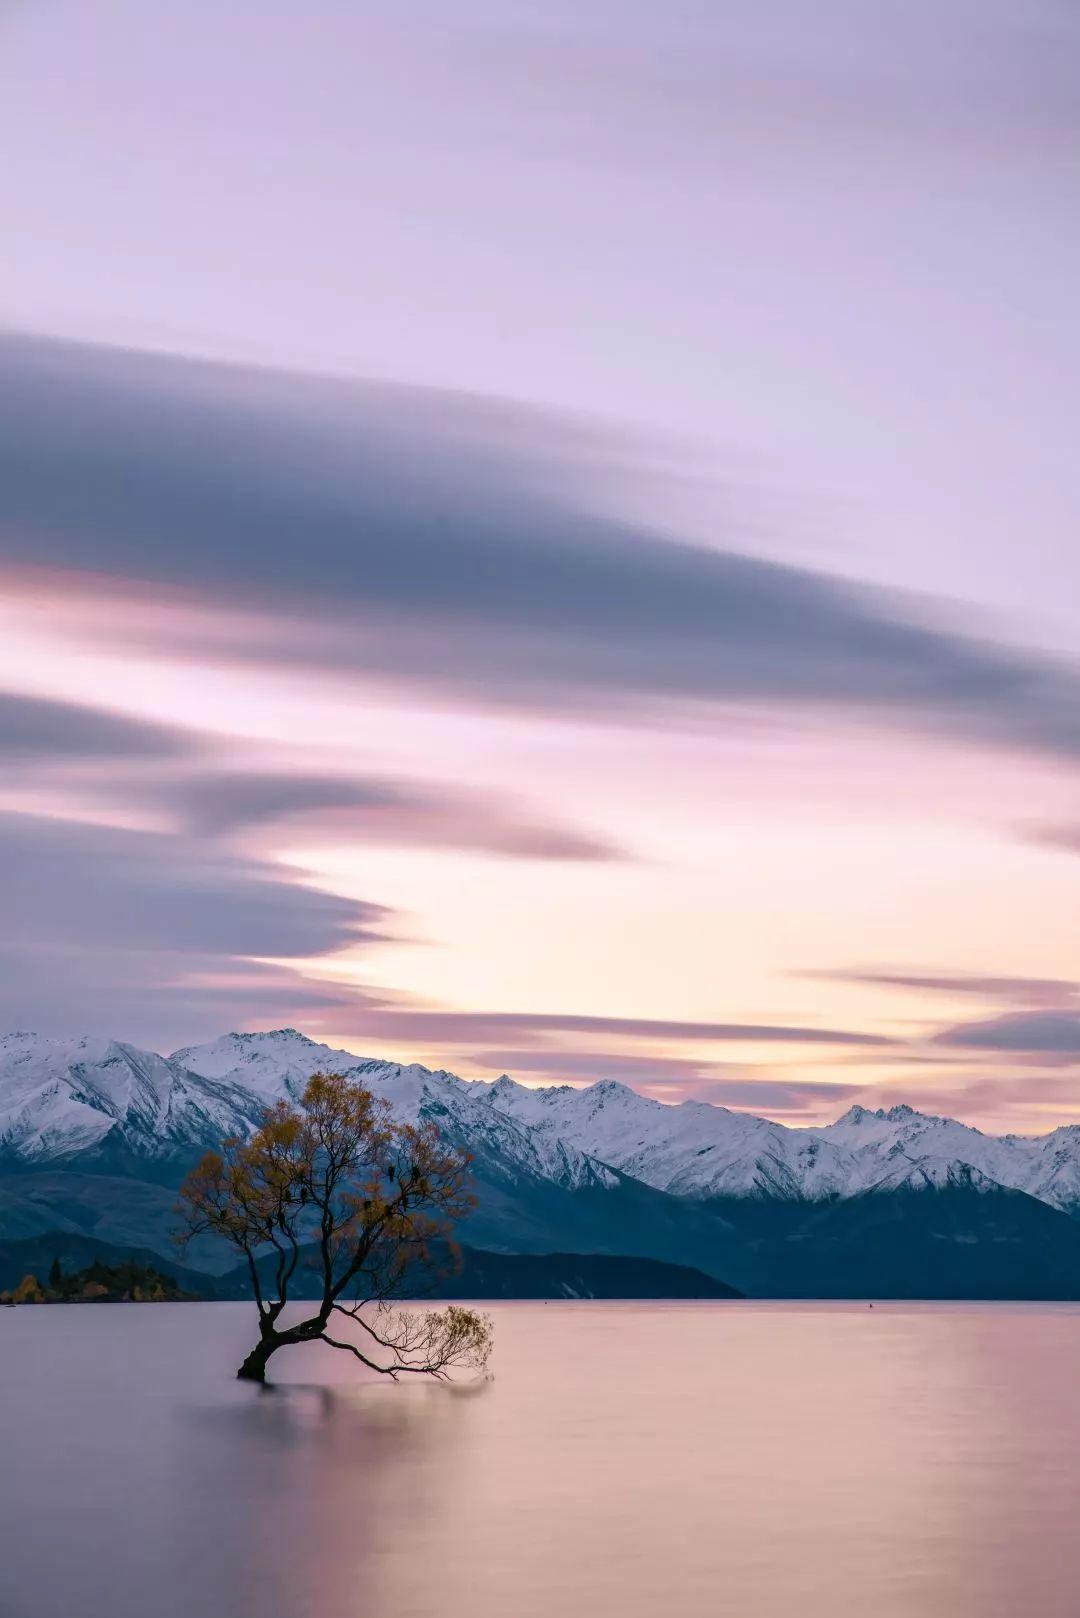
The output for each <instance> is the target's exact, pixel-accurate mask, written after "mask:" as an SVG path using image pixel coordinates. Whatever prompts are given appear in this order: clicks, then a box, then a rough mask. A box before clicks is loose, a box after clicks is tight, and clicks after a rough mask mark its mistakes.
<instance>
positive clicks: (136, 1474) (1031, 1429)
mask: <svg viewBox="0 0 1080 1618" xmlns="http://www.w3.org/2000/svg"><path fill="white" fill-rule="evenodd" d="M496 1315H497V1321H496V1329H497V1350H496V1359H495V1371H496V1375H495V1379H494V1381H492V1382H490V1383H482V1384H466V1385H456V1386H452V1387H445V1386H441V1385H429V1384H423V1383H419V1382H416V1383H409V1384H399V1385H396V1386H395V1385H392V1384H386V1383H383V1382H380V1381H378V1380H375V1379H372V1378H371V1377H370V1376H366V1375H365V1373H364V1372H363V1370H362V1368H360V1367H358V1366H357V1365H356V1362H355V1361H352V1360H350V1359H348V1358H347V1357H346V1356H343V1355H335V1354H334V1353H333V1351H332V1350H329V1349H322V1348H316V1349H304V1350H297V1351H296V1354H295V1356H294V1357H293V1358H292V1359H291V1360H290V1359H289V1358H288V1356H287V1355H283V1356H282V1357H281V1361H280V1365H281V1375H282V1378H283V1380H282V1381H281V1382H280V1383H279V1384H277V1385H275V1386H272V1387H269V1388H267V1389H265V1390H260V1389H258V1388H252V1387H249V1386H244V1385H241V1384H238V1383H236V1382H235V1381H233V1380H232V1377H231V1371H232V1369H233V1367H234V1365H235V1364H236V1363H237V1361H238V1358H239V1357H240V1351H241V1350H242V1349H243V1347H244V1346H245V1340H246V1336H247V1334H248V1333H249V1332H250V1326H251V1322H250V1319H249V1318H248V1315H247V1313H246V1311H245V1310H244V1309H243V1307H242V1306H233V1305H207V1306H194V1305H189V1306H184V1305H179V1306H175V1307H173V1306H164V1305H163V1306H155V1307H153V1308H150V1307H142V1308H139V1307H137V1306H134V1307H131V1308H124V1307H119V1306H118V1307H109V1308H98V1309H44V1310H37V1311H32V1310H29V1309H27V1310H21V1311H10V1312H8V1313H7V1315H6V1317H5V1319H4V1320H3V1321H2V1322H0V1325H2V1327H3V1333H2V1338H0V1353H2V1355H3V1365H4V1393H3V1397H4V1408H3V1433H4V1461H5V1466H4V1472H3V1481H2V1483H0V1576H2V1578H3V1587H4V1591H3V1597H2V1599H0V1611H2V1612H3V1614H4V1618H61V1615H63V1618H67V1615H68V1614H70V1613H72V1612H78V1613H80V1614H81V1615H83V1618H179V1615H180V1614H184V1615H185V1618H189V1615H190V1614H193V1613H198V1614H212V1615H215V1618H216V1615H221V1618H248V1615H251V1618H254V1615H256V1614H258V1615H259V1618H304V1615H306V1614H308V1613H310V1614H312V1615H314V1614H319V1618H354V1615H355V1618H361V1615H362V1618H389V1615H391V1614H392V1615H393V1618H410V1615H414V1618H427V1615H431V1614H435V1613H438V1614H440V1615H446V1618H458V1615H459V1614H460V1615H464V1614H466V1613H468V1614H470V1615H471V1618H540V1615H541V1614H543V1615H545V1618H547V1615H549V1614H551V1613H555V1612H559V1613H566V1614H570V1615H573V1614H577V1613H585V1612H588V1613H590V1614H599V1615H604V1614H609V1613H610V1614H618V1615H619V1618H652V1615H661V1614H662V1615H665V1618H666V1615H667V1614H669V1613H670V1612H671V1611H672V1610H673V1609H675V1608H678V1607H689V1608H692V1609H694V1610H700V1611H703V1612H706V1613H710V1614H711V1613H719V1614H731V1615H732V1618H780V1615H781V1614H783V1615H784V1618H787V1615H789V1614H790V1613H792V1612H799V1613H800V1614H805V1615H807V1618H824V1615H826V1614H827V1615H828V1618H865V1615H866V1614H867V1613H868V1612H871V1611H872V1612H873V1613H874V1615H875V1618H910V1615H912V1614H918V1615H920V1618H946V1615H948V1618H966V1615H968V1614H971V1615H972V1618H974V1615H976V1614H978V1615H979V1618H999V1615H1000V1618H1006V1615H1007V1618H1014V1615H1015V1614H1016V1613H1018V1612H1023V1611H1026V1612H1031V1613H1037V1614H1038V1615H1039V1618H1065V1615H1066V1614H1068V1615H1069V1618H1072V1615H1073V1614H1074V1613H1075V1611H1076V1601H1075V1595H1074V1591H1075V1589H1076V1587H1077V1581H1078V1576H1080V1547H1078V1546H1077V1544H1076V1542H1075V1539H1074V1532H1073V1508H1074V1505H1075V1502H1076V1499H1077V1496H1078V1493H1080V1453H1078V1451H1080V1446H1078V1445H1077V1442H1076V1439H1077V1423H1078V1417H1080V1397H1078V1395H1077V1392H1076V1387H1075V1365H1076V1360H1077V1351H1078V1349H1080V1310H1077V1309H1075V1308H1073V1307H1071V1306H1047V1307H1031V1306H1029V1307H1015V1308H1014V1307H1010V1306H994V1305H990V1306H955V1307H953V1306H935V1305H922V1306H920V1305H896V1306H887V1307H880V1306H879V1307H878V1308H877V1309H875V1310H874V1311H873V1312H872V1313H871V1312H869V1311H866V1310H865V1309H862V1310H859V1309H856V1308H853V1307H847V1306H842V1305H841V1306H835V1305H834V1306H813V1305H762V1304H757V1305H742V1304H739V1305H694V1304H689V1305H657V1304H643V1305H614V1304H600V1305H582V1304H567V1305H559V1306H554V1305H552V1306H548V1307H544V1306H542V1305H535V1304H521V1305H505V1306H500V1307H498V1308H497V1310H496Z"/></svg>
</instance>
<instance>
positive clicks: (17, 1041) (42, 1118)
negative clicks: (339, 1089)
mask: <svg viewBox="0 0 1080 1618" xmlns="http://www.w3.org/2000/svg"><path fill="white" fill-rule="evenodd" d="M317 1072H338V1073H344V1074H346V1075H347V1076H348V1077H349V1078H352V1079H356V1080H361V1081H362V1082H363V1083H364V1084H366V1085H368V1086H369V1088H370V1089H372V1090H373V1091H375V1093H376V1094H378V1095H380V1096H382V1097H384V1098H385V1099H386V1100H387V1101H388V1102H389V1104H390V1106H391V1108H392V1110H393V1112H394V1115H395V1116H396V1117H398V1118H400V1119H403V1120H407V1121H415V1120H417V1119H431V1120H434V1121H435V1122H436V1123H438V1125H439V1127H440V1129H442V1130H443V1131H444V1132H445V1133H446V1134H447V1136H448V1137H449V1138H450V1139H452V1140H453V1141H454V1142H455V1143H456V1144H459V1145H461V1146H463V1147H464V1148H465V1149H467V1150H468V1151H469V1152H471V1153H472V1154H473V1156H474V1158H475V1159H476V1161H477V1163H478V1164H482V1165H483V1168H484V1173H485V1176H486V1177H487V1178H488V1179H489V1180H491V1179H496V1180H498V1179H499V1178H500V1177H501V1178H504V1179H512V1178H513V1177H514V1176H516V1175H518V1176H520V1175H525V1174H527V1175H531V1176H534V1177H539V1178H542V1179H545V1180H548V1181H551V1182H554V1183H556V1184H558V1185H562V1186H568V1187H577V1186H582V1185H597V1186H604V1185H612V1184H614V1183H616V1180H617V1176H618V1175H619V1174H622V1175H625V1176H628V1177H630V1178H632V1179H636V1180H640V1181H642V1182H643V1183H645V1184H647V1185H649V1186H652V1187H654V1188H655V1189H657V1190H661V1191H665V1192H668V1193H669V1194H671V1195H673V1196H678V1197H683V1198H687V1199H693V1200H699V1201H708V1200H713V1199H718V1198H728V1197H761V1198H765V1197H770V1198H783V1199H787V1200H792V1199H798V1200H810V1201H812V1200H821V1199H825V1198H834V1197H851V1196H857V1195H860V1194H862V1193H863V1192H866V1191H871V1190H874V1189H881V1190H889V1189H897V1188H899V1187H901V1186H907V1187H913V1188H918V1187H920V1186H922V1187H925V1186H931V1185H936V1186H949V1185H961V1184H964V1185H968V1186H971V1185H975V1184H983V1183H985V1184H986V1185H998V1186H1006V1187H1011V1188H1014V1189H1016V1190H1020V1191H1025V1192H1027V1193H1028V1195H1030V1196H1034V1197H1037V1198H1040V1199H1041V1200H1042V1201H1044V1202H1047V1203H1050V1204H1051V1205H1052V1206H1054V1207H1057V1208H1061V1209H1065V1210H1067V1211H1070V1212H1076V1213H1077V1214H1078V1215H1080V1126H1077V1125H1068V1126H1063V1127H1062V1128H1060V1129H1056V1130H1054V1131H1053V1132H1052V1133H1051V1134H1049V1135H1045V1136H1041V1137H1037V1138H1027V1137H1023V1136H1015V1135H1010V1136H1004V1137H997V1136H992V1135H984V1134H982V1133H981V1132H980V1131H979V1130H977V1129H972V1128H970V1127H969V1126H968V1125H966V1124H962V1123H958V1122H956V1120H954V1119H951V1118H939V1117H934V1116H932V1115H930V1114H927V1113H921V1112H918V1111H916V1110H915V1109H914V1108H912V1107H909V1106H907V1105H904V1104H900V1105H898V1106H893V1107H889V1108H887V1109H886V1108H883V1107H878V1108H876V1109H874V1108H867V1107H860V1106H854V1107H850V1108H849V1109H848V1111H847V1112H846V1113H844V1115H843V1116H842V1117H841V1118H838V1119H837V1121H836V1122H835V1123H834V1124H828V1125H825V1126H823V1127H821V1126H815V1127H810V1128H802V1129H791V1128H788V1127H786V1126H784V1125H783V1124H778V1123H775V1122H772V1121H771V1120H769V1119H767V1118H758V1117H755V1116H754V1115H753V1114H751V1113H744V1112H731V1111H729V1110H728V1109H726V1108H724V1107H715V1106H711V1105H710V1104H709V1103H708V1102H704V1101H685V1102H682V1103H681V1104H680V1105H677V1106H670V1105H667V1104H666V1103H663V1102H660V1101H655V1100H653V1099H651V1098H650V1097H648V1096H643V1095H641V1094H639V1093H638V1092H637V1091H636V1090H631V1089H630V1088H628V1086H626V1085H624V1084H620V1083H618V1082H617V1081H615V1080H612V1079H603V1080H601V1081H600V1082H599V1083H597V1084H594V1085H590V1086H589V1087H588V1088H585V1089H575V1088H573V1087H572V1086H570V1085H566V1084H562V1085H553V1086H549V1087H545V1088H533V1087H531V1086H528V1085H523V1084H519V1083H516V1082H515V1081H514V1080H513V1079H512V1078H510V1077H509V1076H508V1075H507V1074H503V1075H502V1077H500V1078H499V1079H496V1080H495V1081H494V1082H480V1081H473V1082H470V1081H467V1080H463V1079H460V1078H458V1077H457V1076H456V1075H455V1074H453V1073H449V1072H446V1071H443V1070H438V1069H436V1070H432V1069H430V1068H426V1067H423V1066H421V1065H420V1064H419V1063H409V1064H402V1063H398V1062H387V1061H383V1060H380V1059H377V1058H374V1057H362V1056H358V1055H356V1054H355V1053H354V1052H352V1051H346V1050H340V1049H335V1048H334V1047H332V1046H329V1045H323V1044H320V1043H319V1042H318V1041H316V1040H313V1039H310V1038H308V1036H307V1035H305V1034H302V1033H300V1032H299V1031H298V1030H297V1029H295V1028H280V1029H276V1030H274V1031H272V1032H270V1033H259V1034H237V1033H232V1034H225V1035H223V1036H222V1037H221V1038H220V1039H216V1040H213V1041H211V1042H210V1043H208V1044H205V1045H191V1046H186V1047H185V1048H183V1049H182V1050H178V1051H174V1052H173V1054H172V1056H169V1057H164V1056H159V1055H157V1054H156V1053H155V1052H153V1051H143V1050H139V1049H138V1048H137V1047H135V1046H133V1045H127V1044H124V1043H122V1042H120V1041H115V1040H104V1039H89V1038H85V1039H47V1038H44V1037H42V1036H40V1035H36V1034H24V1033H23V1034H9V1035H7V1036H6V1037H0V1159H2V1158H3V1157H5V1156H6V1157H8V1158H11V1157H12V1156H14V1157H16V1158H18V1159H20V1160H22V1161H24V1162H27V1161H28V1162H34V1163H44V1162H49V1161H71V1160H72V1159H74V1158H77V1157H79V1156H81V1155H83V1154H91V1160H92V1158H93V1157H94V1156H96V1157H100V1156H101V1155H102V1154H106V1155H108V1154H109V1153H112V1152H116V1151H122V1152H124V1153H127V1154H135V1155H136V1156H141V1157H146V1158H155V1157H157V1158H166V1157H169V1156H170V1155H173V1156H175V1155H177V1154H187V1155H190V1153H191V1152H192V1151H193V1150H194V1149H195V1148H199V1149H203V1148H205V1147H206V1146H208V1145H213V1144H217V1143H218V1142H220V1140H221V1139H222V1138H223V1137H224V1136H226V1135H230V1134H238V1133H239V1134H244V1133H246V1132H248V1131H250V1130H251V1129H252V1128H254V1127H255V1126H256V1124H257V1122H258V1120H259V1118H260V1117H261V1115H262V1112H263V1110H264V1109H265V1107H266V1106H268V1105H270V1104H272V1103H273V1102H275V1101H277V1100H280V1099H283V1098H288V1099H295V1098H296V1097H298V1096H299V1095H300V1094H301V1093H302V1091H303V1088H304V1085H305V1084H306V1083H307V1081H308V1079H309V1078H310V1077H311V1075H312V1074H313V1073H317Z"/></svg>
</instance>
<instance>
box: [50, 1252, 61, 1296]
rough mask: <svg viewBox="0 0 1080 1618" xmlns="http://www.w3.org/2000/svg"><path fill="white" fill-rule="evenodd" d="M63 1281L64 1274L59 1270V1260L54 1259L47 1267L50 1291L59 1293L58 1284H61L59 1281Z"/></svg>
mask: <svg viewBox="0 0 1080 1618" xmlns="http://www.w3.org/2000/svg"><path fill="white" fill-rule="evenodd" d="M63 1279H64V1272H63V1270H62V1269H61V1268H60V1260H59V1258H54V1259H53V1261H52V1263H51V1264H50V1265H49V1288H50V1290H51V1291H53V1292H59V1290H60V1283H61V1281H63Z"/></svg>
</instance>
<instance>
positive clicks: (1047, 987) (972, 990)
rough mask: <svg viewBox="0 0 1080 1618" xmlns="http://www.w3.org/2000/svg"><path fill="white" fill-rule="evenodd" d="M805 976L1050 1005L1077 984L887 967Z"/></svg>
mask: <svg viewBox="0 0 1080 1618" xmlns="http://www.w3.org/2000/svg"><path fill="white" fill-rule="evenodd" d="M803 975H804V976H807V977H813V978H818V979H821V980H824V981H827V982H833V983H851V984H856V985H864V986H869V987H879V988H884V989H903V990H911V991H912V992H913V993H916V994H943V995H971V996H973V997H975V998H977V999H985V1000H1005V1001H1010V1000H1019V1001H1022V1002H1024V1003H1026V1004H1029V1005H1030V1004H1031V1003H1033V1002H1038V1003H1046V1004H1050V1005H1056V1004H1060V1003H1061V1002H1062V1001H1065V1000H1072V999H1074V998H1075V997H1076V995H1077V993H1078V992H1080V984H1077V983H1075V982H1073V981H1072V980H1071V979H1069V978H1039V977H1024V976H1022V975H1017V976H1009V975H1007V974H1001V973H993V972H962V971H958V972H944V971H939V972H935V971H924V970H918V969H913V970H909V971H888V970H880V971H879V970H877V969H874V968H852V969H851V970H846V971H845V970H840V971H832V972H808V973H805V974H803Z"/></svg>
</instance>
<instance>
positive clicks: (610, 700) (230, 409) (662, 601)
mask: <svg viewBox="0 0 1080 1618" xmlns="http://www.w3.org/2000/svg"><path fill="white" fill-rule="evenodd" d="M2 364H3V369H4V373H5V388H4V391H3V395H2V396H0V555H2V556H3V558H4V560H5V561H6V563H7V565H8V566H9V567H12V568H15V569H18V570H25V569H28V568H44V567H47V568H50V569H52V570H53V573H52V575H51V577H52V579H53V582H54V584H55V580H56V577H57V570H59V571H60V573H61V574H62V573H64V572H67V573H68V574H69V575H70V576H71V577H73V578H74V577H75V576H76V575H77V576H79V578H80V579H81V580H83V581H84V582H85V575H86V573H87V572H91V573H93V574H95V575H96V576H97V578H98V580H99V585H98V588H99V589H101V590H105V589H107V588H108V586H109V581H112V583H113V585H114V586H117V587H119V586H121V585H123V586H124V587H125V588H129V587H130V586H131V585H132V584H133V583H141V584H143V585H144V586H147V587H153V588H156V589H159V590H160V589H161V588H162V587H165V586H168V587H178V588H181V589H183V590H184V591H185V592H188V593H189V595H190V597H191V598H192V599H193V600H203V601H204V602H206V603H208V604H213V605H215V606H217V607H221V606H222V604H224V603H228V602H230V601H235V602H236V603H237V604H238V606H240V605H242V607H243V610H244V613H245V614H246V615H247V621H246V623H245V625H244V627H243V629H242V631H241V629H240V628H239V627H238V630H237V634H236V637H235V640H234V641H233V642H232V643H230V644H227V645H226V646H224V647H223V646H219V647H218V648H217V651H216V654H215V655H217V656H218V657H221V658H225V659H228V658H232V659H243V658H249V659H253V660H255V661H261V662H265V663H268V664H269V663H271V662H272V663H273V664H274V665H275V666H277V667H279V668H280V667H282V666H287V665H290V664H291V665H294V666H295V667H297V668H301V667H308V668H319V667H322V668H335V669H338V670H341V671H345V670H353V671H364V672H367V673H369V674H371V673H374V674H379V675H382V676H389V677H392V678H394V679H396V680H399V681H401V682H403V683H404V684H405V685H407V686H416V685H419V686H426V687H430V688H433V689H435V690H437V691H438V692H439V693H440V695H441V696H442V697H444V698H445V697H447V696H448V695H450V694H451V693H454V692H456V693H458V695H459V696H460V697H465V698H467V699H468V700H469V701H471V702H473V703H481V704H490V703H492V702H509V703H511V704H518V705H519V706H522V707H528V708H538V709H540V710H543V711H555V712H561V713H566V712H573V711H575V710H580V709H582V708H592V709H594V710H596V711H599V712H603V713H605V714H606V715H607V716H608V717H611V718H615V717H622V718H633V719H634V720H640V719H641V718H643V717H647V716H648V715H649V714H650V713H652V714H653V715H654V716H655V715H656V713H658V712H659V711H661V710H662V709H663V707H664V706H665V705H669V704H670V703H671V702H672V701H676V702H682V703H695V702H697V703H700V702H702V701H707V702H710V703H713V704H730V703H738V704H749V705H764V706H780V707H782V709H783V710H784V711H785V713H787V714H788V715H795V714H797V713H799V712H805V711H807V710H812V709H814V708H825V709H830V710H833V711H837V712H840V713H847V714H849V715H852V716H856V715H862V716H865V715H868V714H874V715H876V716H878V717H879V718H880V719H882V720H884V721H886V722H888V723H890V724H895V725H899V726H902V727H907V728H915V729H921V730H924V731H927V732H930V733H934V734H949V735H955V736H960V737H963V738H964V739H965V740H966V741H968V742H971V743H978V744H982V745H987V746H1004V747H1007V748H1010V749H1014V750H1021V751H1027V750H1034V751H1039V752H1042V753H1045V754H1049V755H1052V756H1057V757H1063V758H1067V759H1070V760H1072V759H1076V758H1077V757H1080V674H1078V672H1077V670H1076V668H1075V667H1073V666H1072V665H1070V664H1068V663H1065V662H1062V661H1060V660H1058V661H1054V660H1051V659H1049V658H1040V657H1038V656H1036V655H1034V654H1025V653H1022V652H1019V651H1017V650H1015V649H1011V648H1008V647H1006V646H1004V645H998V644H996V643H994V642H992V641H990V640H987V639H986V638H985V637H981V638H980V637H977V636H967V635H964V634H961V633H958V632H951V631H948V630H946V629H943V628H941V627H937V626H936V625H932V624H931V623H929V622H928V621H924V617H923V615H922V614H921V613H920V610H919V609H918V608H917V607H916V606H915V605H914V604H913V603H912V602H911V601H909V600H906V599H903V598H900V597H896V596H892V595H890V594H887V593H885V592H883V591H869V590H867V589H860V588H858V587H856V586H855V585H854V584H851V583H846V582H843V581H840V580H838V579H836V578H832V577H828V576H826V575H823V574H817V573H814V572H811V571H809V570H806V569H800V568H796V567H792V566H787V565H782V564H779V563H772V562H768V561H764V560H761V559H758V558H755V557H750V556H747V555H743V554H740V553H738V552H737V550H735V549H733V548H731V537H730V536H728V535H723V534H721V535H717V536H716V543H715V545H714V547H713V548H708V549H707V548H704V547H697V546H692V545H688V544H682V543H679V542H678V541H676V540H671V539H666V538H662V537H660V536H658V535H657V534H655V533H652V532H649V531H647V530H645V529H639V528H636V527H634V526H633V525H629V524H625V523H618V522H615V521H609V520H606V519H604V518H602V517H599V516H596V515H594V514H592V513H591V512H590V511H588V510H587V509H584V508H583V507H582V506H581V504H580V502H576V501H575V500H574V498H573V497H572V496H569V497H567V496H560V495H559V494H558V493H556V492H555V491H556V490H557V489H559V488H560V487H564V486H566V485H567V484H569V483H572V481H573V479H572V475H571V474H572V471H573V458H572V456H570V457H568V456H567V455H565V454H562V455H560V454H559V453H557V452H556V451H555V450H554V448H553V446H554V445H556V444H558V443H559V442H560V435H559V433H558V432H557V431H555V429H554V428H553V427H552V426H551V425H550V424H548V423H547V422H546V421H545V419H544V418H543V417H542V416H541V417H532V416H530V415H529V413H527V412H524V411H514V410H511V409H509V407H507V408H506V409H505V410H503V409H501V407H499V406H498V404H497V403H495V402H493V401H490V400H489V401H485V400H479V399H470V398H462V397H460V396H455V395H449V394H439V393H434V392H430V391H425V390H423V389H418V388H406V387H398V386H393V387H392V386H389V385H378V384H373V383H368V384H360V383H348V382H344V381H339V380H332V379H316V378H313V377H301V376H292V375H286V374H284V373H277V372H272V371H269V370H267V371H260V370H255V369H244V368H242V367H238V366H224V365H212V364H209V363H205V362H199V361H192V360H180V359H175V358H170V357H167V356H160V355H158V356H152V355H147V354H136V353H132V352H129V351H124V350H119V349H105V348H92V347H86V346H79V345H75V344H65V343H53V342H47V341H44V340H40V339H30V338H25V337H21V338H20V337H8V338H6V339H4V340H3V344H2ZM562 462H566V465H565V466H562V465H561V463H562ZM73 466H77V467H78V468H79V475H78V477H72V476H71V475H70V469H71V468H72V467H73ZM560 472H561V473H562V475H560ZM259 613H261V614H263V615H264V622H263V624H262V625H261V626H260V624H259V621H258V614H259ZM253 615H254V616H253ZM135 627H136V632H137V621H136V626H135ZM195 650H196V648H195V647H191V648H189V651H190V652H191V653H194V651H195ZM202 650H203V652H205V650H206V648H205V647H204V648H202Z"/></svg>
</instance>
